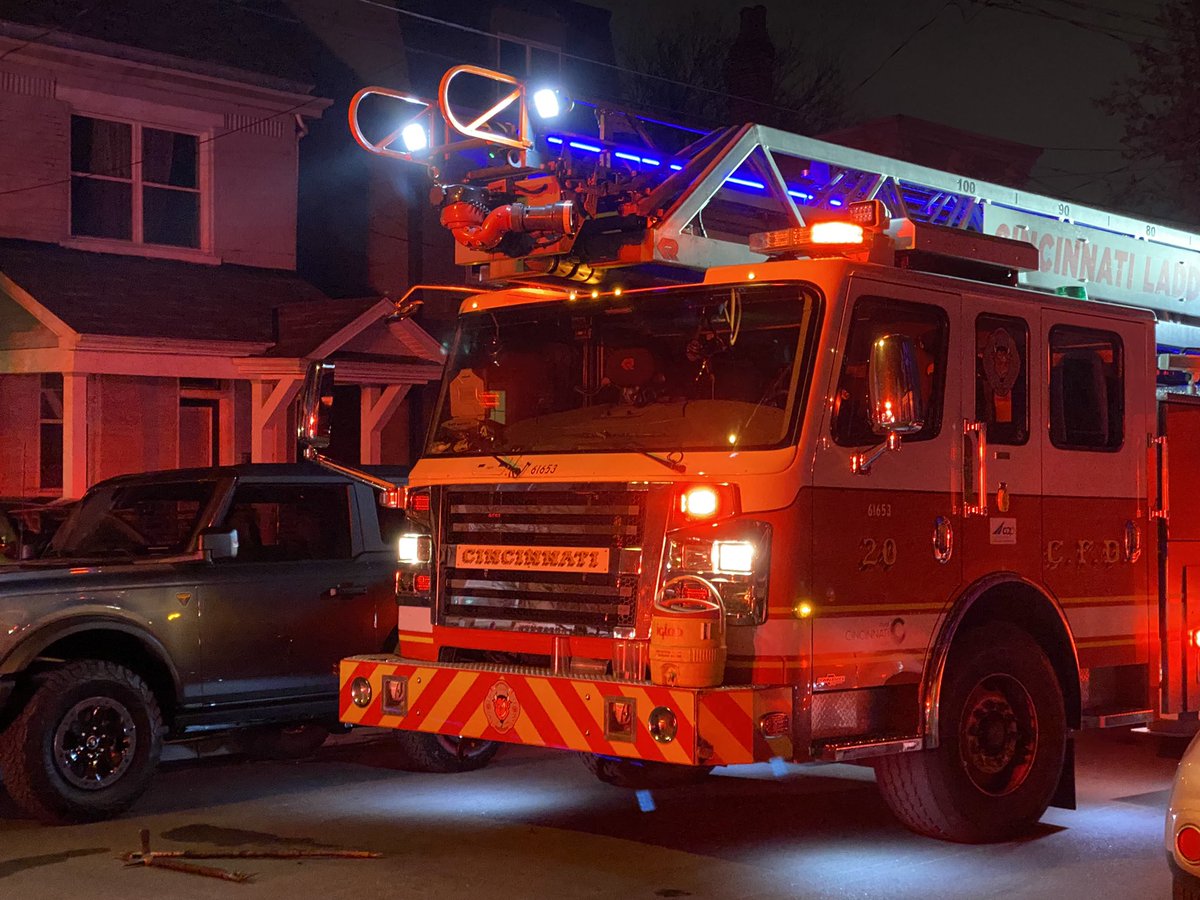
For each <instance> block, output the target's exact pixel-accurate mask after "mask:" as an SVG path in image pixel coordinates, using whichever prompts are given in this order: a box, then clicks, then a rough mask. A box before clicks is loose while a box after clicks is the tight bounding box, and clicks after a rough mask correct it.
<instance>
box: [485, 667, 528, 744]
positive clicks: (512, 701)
mask: <svg viewBox="0 0 1200 900" xmlns="http://www.w3.org/2000/svg"><path fill="white" fill-rule="evenodd" d="M483 714H484V715H485V716H487V720H488V724H489V725H491V726H492V727H493V728H495V729H496V730H497V731H499V732H500V733H501V734H503V733H504V732H506V731H508V730H509V729H511V728H512V727H513V726H514V725H516V724H517V719H519V718H520V717H521V704H520V703H519V702H518V701H517V695H516V693H515V692H514V691H513V689H512V688H511V687H510V686H509V684H508V682H507V681H505V680H504V679H503V678H501V679H500V680H499V681H497V682H496V683H495V684H493V685H492V687H491V690H489V691H488V692H487V697H486V698H485V699H484V701H483Z"/></svg>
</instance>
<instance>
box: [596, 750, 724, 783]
mask: <svg viewBox="0 0 1200 900" xmlns="http://www.w3.org/2000/svg"><path fill="white" fill-rule="evenodd" d="M579 758H580V759H582V760H583V764H584V766H585V767H587V770H588V771H589V772H591V773H592V774H593V775H595V776H596V777H597V778H599V779H600V780H601V781H603V782H604V783H605V784H611V785H614V786H616V787H621V788H630V789H631V790H656V789H659V788H671V787H682V786H684V785H689V784H699V783H700V782H702V781H704V779H706V778H707V777H708V775H709V773H710V772H712V770H713V767H712V766H679V765H674V764H672V763H661V762H655V761H652V760H642V759H620V758H618V757H615V756H601V755H599V754H597V753H580V754H579Z"/></svg>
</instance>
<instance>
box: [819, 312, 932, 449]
mask: <svg viewBox="0 0 1200 900" xmlns="http://www.w3.org/2000/svg"><path fill="white" fill-rule="evenodd" d="M885 334H904V335H908V336H909V337H910V338H912V339H913V340H914V341H915V342H916V344H917V359H918V363H919V365H920V372H921V394H922V396H923V397H924V399H925V426H924V427H923V428H922V429H921V430H920V431H919V432H917V433H916V434H914V435H905V437H904V441H905V443H908V442H909V441H927V440H930V439H931V438H935V437H937V434H938V432H939V431H940V430H941V427H942V395H943V393H944V391H943V388H944V386H945V382H946V348H947V344H948V342H949V336H950V320H949V318H948V317H947V316H946V312H945V310H943V309H942V308H941V307H939V306H930V305H928V304H925V303H908V302H906V301H903V300H888V299H886V298H884V297H864V298H862V299H861V300H859V301H858V302H857V303H855V304H854V313H853V318H852V319H851V321H850V334H849V336H848V337H847V338H846V356H845V360H844V361H843V362H842V374H841V377H840V378H839V379H838V386H837V391H836V392H835V393H834V398H833V440H834V441H835V442H836V443H837V444H840V445H841V446H843V447H861V446H863V445H864V444H877V443H879V442H880V441H881V440H882V438H881V437H880V436H879V435H877V434H876V433H875V432H874V431H872V430H871V423H870V420H869V419H868V417H867V411H868V409H869V408H870V402H869V399H870V398H869V397H868V395H867V362H868V360H869V359H870V355H871V345H872V344H874V343H875V341H876V340H877V339H879V338H880V337H882V336H883V335H885Z"/></svg>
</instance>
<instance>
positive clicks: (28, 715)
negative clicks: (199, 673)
mask: <svg viewBox="0 0 1200 900" xmlns="http://www.w3.org/2000/svg"><path fill="white" fill-rule="evenodd" d="M31 687H32V693H31V695H30V697H29V699H28V701H27V702H26V703H25V705H24V707H23V708H22V709H21V711H20V712H19V713H18V714H17V716H16V717H15V718H14V719H13V721H12V723H11V724H10V725H9V726H8V728H6V729H5V730H4V732H3V734H0V774H2V775H3V778H4V786H5V788H7V790H8V793H9V796H10V797H12V799H13V801H14V802H15V803H16V804H17V806H19V807H20V808H21V809H22V810H24V811H25V812H26V813H28V814H29V815H31V816H33V817H35V818H37V819H40V820H42V821H43V822H47V823H50V824H56V825H57V824H66V823H70V822H94V821H98V820H100V819H107V818H110V817H111V816H115V815H117V814H119V813H121V812H123V811H124V810H126V809H127V808H129V806H130V805H132V804H133V802H134V801H135V800H137V798H138V797H140V796H141V794H142V792H143V791H145V789H146V786H147V785H148V784H149V782H150V777H151V776H152V775H153V774H154V770H155V768H156V767H157V766H158V760H159V757H160V756H161V754H162V735H163V721H162V713H161V711H160V710H159V707H158V702H157V701H156V700H155V698H154V694H153V693H152V692H151V690H150V688H149V687H148V686H147V684H146V682H145V681H143V680H142V679H141V677H139V676H138V675H137V674H136V673H134V672H132V671H130V670H129V669H127V668H125V667H124V666H120V665H117V664H116V663H111V662H105V661H102V660H78V661H76V662H70V663H67V664H66V665H63V666H61V667H59V668H56V669H52V670H50V671H48V672H44V673H41V674H39V675H37V676H35V677H34V680H33V683H32V685H31ZM92 701H94V702H92ZM89 702H91V705H90V706H89ZM85 726H86V727H85ZM81 729H83V730H86V731H87V736H86V737H85V736H84V735H83V733H82V731H81ZM90 741H94V742H95V744H94V745H89V742H90ZM126 741H128V743H126ZM118 744H119V745H120V746H117V745H118ZM106 746H112V747H113V748H114V749H113V751H112V752H111V753H105V752H103V751H104V748H105V747H106ZM122 747H124V748H125V749H121V748H122ZM71 749H74V750H76V751H82V752H80V753H77V754H76V755H75V756H74V757H71V758H70V759H68V757H69V756H70V753H69V751H70V750H71ZM116 760H119V764H116V763H115V762H114V761H116ZM114 764H116V770H115V771H114V770H113V766H114ZM110 779H111V780H110ZM89 781H92V782H105V781H109V783H107V784H98V785H97V786H95V787H90V788H89V787H80V786H79V783H81V782H83V783H87V782H89Z"/></svg>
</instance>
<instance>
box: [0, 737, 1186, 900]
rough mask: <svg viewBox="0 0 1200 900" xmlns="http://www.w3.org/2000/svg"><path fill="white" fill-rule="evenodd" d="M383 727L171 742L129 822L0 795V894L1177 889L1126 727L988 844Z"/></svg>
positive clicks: (872, 814) (733, 789)
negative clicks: (302, 744) (188, 865)
mask: <svg viewBox="0 0 1200 900" xmlns="http://www.w3.org/2000/svg"><path fill="white" fill-rule="evenodd" d="M389 749H390V748H389V744H388V738H387V735H386V733H382V732H374V733H371V732H365V731H359V732H356V733H354V734H351V735H346V736H341V737H337V738H334V739H332V740H331V741H330V742H329V743H328V744H327V745H326V746H325V747H324V748H322V749H321V750H320V751H319V752H318V753H317V755H316V756H314V757H313V758H311V759H308V760H304V761H301V762H287V763H282V762H259V761H251V760H247V759H245V758H243V757H239V756H235V755H222V754H215V755H213V754H207V755H203V756H197V755H195V754H192V753H190V752H187V751H185V750H182V749H179V748H174V749H173V750H172V752H171V756H172V757H173V760H172V761H170V762H167V763H166V764H165V765H164V766H163V769H162V771H161V772H160V773H159V776H158V777H157V778H156V779H155V781H154V783H153V785H152V787H151V788H150V790H149V792H148V793H147V794H146V796H145V797H144V798H143V799H142V800H141V801H140V802H139V803H138V804H137V805H136V806H135V807H134V809H133V810H132V811H130V812H129V813H128V814H126V815H125V816H124V817H122V818H121V819H119V820H116V821H111V822H104V823H97V824H92V825H81V826H70V827H62V828H51V827H46V826H42V825H39V824H37V823H35V822H33V821H30V820H27V819H23V818H21V817H20V815H19V813H18V811H17V810H16V808H15V807H14V806H13V805H12V803H11V802H10V801H9V800H8V798H7V797H6V796H5V795H4V794H3V793H2V792H0V898H6V900H7V898H13V900H16V898H22V900H40V898H60V897H61V898H78V897H80V896H89V897H100V898H110V897H111V898H122V900H140V898H155V900H158V898H167V897H169V898H181V900H191V898H196V900H209V898H222V900H224V898H245V900H256V898H288V900H301V898H308V897H321V898H331V900H334V898H339V900H340V898H346V900H349V898H355V900H366V898H376V897H379V898H410V897H411V898H439V900H441V898H446V900H458V898H464V900H465V898H470V900H483V898H525V897H528V898H556V900H557V898H609V897H612V898H631V900H633V898H647V900H654V898H688V897H692V898H790V897H803V898H808V897H813V898H820V897H831V898H832V897H869V898H876V897H889V898H892V897H914V898H915V897H920V898H935V897H947V898H951V897H953V898H961V897H981V898H982V897H1005V898H1018V897H1019V898H1024V897H1031V898H1044V897H1053V898H1055V900H1068V898H1076V897H1078V898H1087V900H1097V898H1105V900H1108V898H1126V897H1128V898H1156V897H1162V898H1166V897H1169V896H1170V878H1169V875H1168V872H1167V866H1166V862H1165V858H1164V855H1163V853H1162V851H1161V849H1160V847H1161V835H1162V824H1163V811H1164V808H1165V804H1166V801H1167V794H1168V790H1169V787H1170V782H1171V776H1172V774H1173V772H1174V769H1175V765H1176V761H1175V759H1173V758H1171V751H1170V748H1165V749H1164V748H1162V747H1160V745H1159V744H1158V742H1157V741H1155V740H1153V739H1150V738H1147V737H1145V736H1141V735H1134V734H1130V733H1128V732H1118V733H1111V732H1110V733H1091V734H1084V735H1082V736H1081V737H1080V739H1079V742H1078V749H1077V753H1078V760H1079V774H1080V777H1079V800H1080V808H1079V809H1078V810H1075V811H1066V810H1057V809H1053V810H1050V811H1049V813H1047V815H1046V817H1045V819H1044V822H1043V825H1042V826H1041V827H1040V828H1039V830H1038V831H1037V833H1036V834H1034V835H1032V836H1031V837H1029V838H1028V839H1026V840H1023V841H1019V842H1013V843H1008V844H1001V845H992V846H963V845H955V844H946V843H941V842H937V841H932V840H928V839H925V838H921V837H917V836H916V835H913V834H910V833H909V832H907V831H905V830H904V829H903V828H902V827H901V826H900V825H899V824H897V823H896V821H895V820H894V819H893V818H892V817H891V815H890V813H889V812H888V810H887V808H886V807H885V806H884V804H883V801H882V800H881V799H880V797H879V795H878V793H877V792H876V790H875V787H874V784H873V780H874V776H873V773H872V771H871V770H870V769H868V768H862V767H855V766H843V765H828V766H808V767H802V766H791V765H776V766H774V767H772V766H770V765H759V766H750V767H741V768H736V769H727V770H722V769H718V770H717V772H716V774H715V775H714V777H712V778H711V779H709V780H708V782H707V783H706V784H704V785H703V786H692V787H681V788H673V789H670V790H661V791H656V792H653V793H652V794H641V795H638V794H635V793H632V792H628V791H625V790H622V789H619V788H614V787H610V786H608V785H604V784H601V783H599V782H597V781H595V780H594V779H593V778H592V776H591V775H590V774H589V773H588V772H587V771H586V770H585V769H584V767H583V765H582V764H581V762H580V761H579V760H578V759H576V758H574V757H573V756H572V755H571V754H567V753H558V752H551V751H539V750H531V749H526V748H517V747H511V748H506V749H505V750H503V751H502V752H501V754H500V755H498V756H497V758H496V759H495V761H494V762H493V763H492V765H491V766H489V767H488V768H487V769H485V770H483V771H481V772H475V773H470V774H466V775H453V776H446V775H440V776H439V775H419V774H411V773H407V772H402V771H398V770H397V769H395V767H394V766H393V763H392V760H391V755H390V753H389ZM142 828H146V829H148V830H149V831H150V834H151V841H152V846H153V848H154V849H155V850H172V849H185V848H187V849H193V850H202V851H233V850H240V849H248V850H289V849H323V848H333V849H357V850H370V851H377V852H379V853H382V854H383V857H382V858H380V859H348V860H342V859H321V860H295V859H292V860H261V859H255V860H242V861H238V860H212V861H206V862H205V864H207V865H216V866H223V867H225V868H228V869H237V870H242V871H247V872H251V873H253V874H254V878H253V880H252V881H250V882H247V883H244V884H235V883H230V882H225V881H219V880H216V879H212V878H205V877H201V876H197V875H194V874H183V873H179V872H173V871H163V870H152V869H146V868H141V867H126V866H124V865H123V864H122V863H121V862H120V861H119V860H118V859H117V857H118V856H119V855H120V854H122V853H125V852H127V851H134V850H137V849H138V833H139V830H140V829H142Z"/></svg>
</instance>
